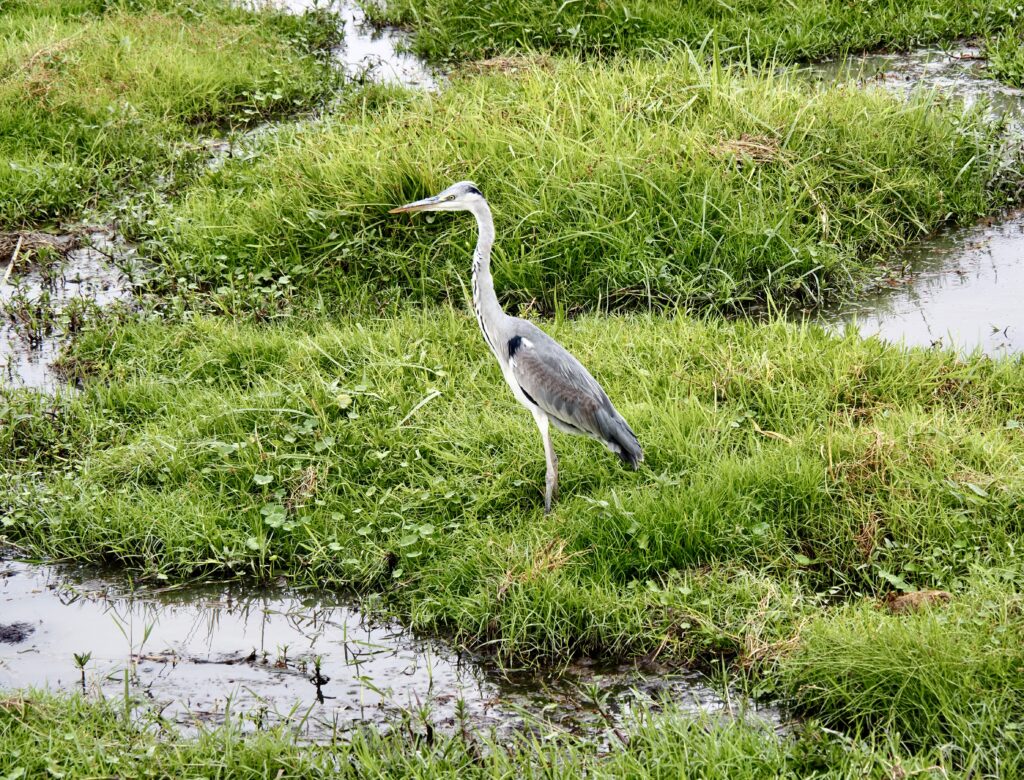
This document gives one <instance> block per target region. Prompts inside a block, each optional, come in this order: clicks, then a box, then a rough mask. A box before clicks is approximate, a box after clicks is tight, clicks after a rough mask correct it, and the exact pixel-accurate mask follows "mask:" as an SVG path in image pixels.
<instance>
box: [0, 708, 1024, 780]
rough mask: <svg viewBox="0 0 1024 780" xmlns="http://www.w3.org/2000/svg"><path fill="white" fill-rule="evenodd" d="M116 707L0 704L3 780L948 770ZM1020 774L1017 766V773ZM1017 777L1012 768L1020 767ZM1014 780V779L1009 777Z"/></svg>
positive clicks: (869, 753)
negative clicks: (311, 736) (215, 719)
mask: <svg viewBox="0 0 1024 780" xmlns="http://www.w3.org/2000/svg"><path fill="white" fill-rule="evenodd" d="M117 704H118V703H111V704H103V703H86V702H84V701H82V700H81V699H79V698H77V697H64V698H56V697H53V696H48V695H43V694H31V693H30V694H27V695H23V696H19V697H13V698H10V699H7V700H6V701H2V702H0V773H4V774H3V775H2V776H4V777H7V778H12V779H13V780H20V778H33V777H42V776H46V775H47V773H48V774H49V775H50V776H59V777H65V778H68V780H74V779H75V778H83V780H84V778H95V777H107V776H117V777H133V778H179V777H218V778H257V777H259V778H276V779H277V780H289V779H290V778H296V779H298V778H303V779H305V778H360V780H362V778H370V777H373V778H389V777H393V778H403V779H404V778H424V779H425V780H426V779H428V778H442V777H445V778H455V777H458V778H549V777H588V778H622V777H630V778H645V777H651V778H654V777H663V778H670V777H689V778H706V779H707V780H753V779H754V778H807V777H823V778H825V777H828V778H851V779H852V778H878V780H891V778H892V777H894V776H900V775H899V774H898V773H897V772H896V770H899V771H900V772H906V773H907V774H908V775H909V774H918V775H921V774H923V773H928V772H930V771H935V772H938V771H940V770H941V771H942V775H941V776H943V777H952V776H954V775H953V774H950V772H949V769H950V768H951V762H950V760H949V758H948V756H945V755H943V753H942V752H941V751H933V752H931V753H925V754H919V755H908V754H906V753H905V752H904V751H902V750H901V749H900V747H899V745H898V744H897V743H896V742H895V741H892V740H886V739H884V738H883V739H881V740H879V741H878V743H869V742H853V741H849V740H844V739H841V738H838V737H836V736H835V735H834V734H831V733H829V732H828V731H826V730H824V729H821V728H818V727H816V726H808V727H807V728H806V729H804V730H803V731H802V732H801V733H800V734H799V735H798V736H797V737H794V738H787V739H784V740H780V739H778V738H776V736H775V735H774V734H772V733H771V732H769V731H767V730H766V729H764V728H760V727H757V726H753V725H747V724H744V723H742V722H739V721H735V722H719V721H715V720H713V719H704V718H697V719H694V718H693V716H691V715H687V714H685V713H679V712H677V711H675V710H673V709H672V708H669V709H668V711H666V712H654V711H647V710H643V711H640V712H638V713H637V717H636V723H635V725H634V726H633V727H631V728H630V729H629V730H628V732H627V733H628V739H629V744H628V745H627V746H625V747H617V746H616V747H614V748H613V749H612V750H610V751H599V750H598V749H597V748H596V747H595V746H594V745H592V744H588V743H586V742H585V741H583V740H582V739H578V738H575V737H572V736H568V735H566V736H561V737H557V738H553V737H550V736H548V737H541V736H540V735H536V736H530V735H523V736H520V737H514V738H512V739H509V740H507V741H503V742H502V743H498V742H497V741H496V740H494V738H493V737H488V736H487V735H482V734H476V735H473V734H472V733H470V734H466V733H463V734H447V733H444V732H442V731H441V730H440V729H438V730H437V731H433V730H432V731H431V732H430V736H429V737H427V736H426V735H425V734H424V733H423V728H422V724H417V726H418V728H417V731H416V732H414V733H413V734H411V735H410V734H409V733H408V732H407V731H406V730H405V729H400V730H398V729H396V730H394V731H392V732H391V733H389V734H387V735H381V734H379V733H374V732H370V731H365V732H360V733H357V734H356V735H355V736H354V737H353V738H352V739H351V741H345V742H339V743H336V744H332V745H310V744H303V743H301V742H298V741H296V739H295V738H294V736H293V735H291V734H290V733H288V732H284V731H270V732H264V733H256V734H251V733H250V734H244V733H243V732H242V730H241V728H239V727H238V726H230V727H211V728H208V729H203V730H202V731H201V732H200V734H199V736H198V737H197V738H195V739H187V738H182V737H178V736H175V735H174V734H173V733H171V734H164V733H161V734H160V735H159V736H158V735H157V734H158V732H157V730H156V729H149V730H146V729H143V728H141V727H140V726H139V725H133V724H131V723H126V722H125V720H124V717H123V710H122V711H119V710H118V709H117ZM1017 765H1019V763H1018V764H1017ZM1011 768H1012V767H1011ZM1007 776H1009V775H1007Z"/></svg>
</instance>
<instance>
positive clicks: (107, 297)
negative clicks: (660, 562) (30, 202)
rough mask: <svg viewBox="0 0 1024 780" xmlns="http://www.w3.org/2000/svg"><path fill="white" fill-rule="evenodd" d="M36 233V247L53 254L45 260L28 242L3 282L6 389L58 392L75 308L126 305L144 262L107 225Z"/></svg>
mask: <svg viewBox="0 0 1024 780" xmlns="http://www.w3.org/2000/svg"><path fill="white" fill-rule="evenodd" d="M30 235H31V236H32V239H31V243H32V244H34V245H36V246H39V245H41V244H52V246H53V250H52V251H51V252H49V254H45V255H43V256H41V257H40V256H37V255H35V252H36V251H37V250H35V249H32V248H30V243H29V241H27V240H26V241H23V244H22V248H21V249H20V251H19V252H18V257H17V258H16V259H15V260H14V267H13V268H11V269H10V273H9V274H7V281H6V282H0V315H2V320H3V321H2V323H0V387H3V386H5V385H6V386H16V387H28V388H33V389H36V390H45V391H53V390H55V389H57V388H58V387H60V386H62V385H64V384H65V383H64V380H62V379H61V377H60V375H59V372H58V371H57V370H56V369H55V368H54V366H53V363H54V361H55V360H56V359H57V358H58V357H59V355H60V350H61V347H62V346H63V344H64V342H65V341H66V339H67V337H68V336H69V333H68V332H67V331H68V329H69V326H70V327H73V325H72V324H71V322H70V320H71V319H73V317H72V313H73V311H72V308H71V307H76V306H81V305H82V304H83V303H84V304H89V305H92V304H94V305H96V306H106V305H109V304H112V303H114V302H115V301H122V300H127V299H128V298H129V297H130V294H131V286H132V273H133V271H132V269H133V268H134V266H135V265H136V264H137V258H136V255H135V250H134V249H133V248H132V247H130V246H129V245H128V244H126V243H125V242H124V241H123V240H121V238H120V237H119V235H118V234H117V233H116V231H114V230H113V228H110V227H106V226H100V227H95V226H93V227H88V226H83V227H80V228H78V230H77V234H75V235H71V234H65V235H55V236H48V235H46V234H39V233H37V234H30ZM44 251H45V250H44ZM12 257H13V250H12V251H11V254H10V255H9V256H7V257H5V258H3V260H2V261H0V262H2V266H0V279H2V278H3V277H4V275H5V274H6V272H7V270H8V267H9V266H10V265H11V262H12Z"/></svg>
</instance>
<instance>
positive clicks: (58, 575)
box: [0, 561, 782, 740]
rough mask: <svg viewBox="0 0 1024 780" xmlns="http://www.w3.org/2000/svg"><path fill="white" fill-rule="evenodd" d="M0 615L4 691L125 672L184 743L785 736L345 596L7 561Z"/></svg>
mask: <svg viewBox="0 0 1024 780" xmlns="http://www.w3.org/2000/svg"><path fill="white" fill-rule="evenodd" d="M0 614H2V615H3V619H4V622H5V623H8V625H7V627H6V629H5V630H6V631H7V633H6V634H4V636H8V637H9V638H10V639H9V640H5V641H6V643H5V644H0V690H3V689H21V688H26V687H35V688H46V689H49V690H54V691H81V690H82V689H83V688H84V690H85V693H86V695H93V696H96V695H101V694H102V695H103V696H105V697H107V698H110V697H118V696H121V697H123V696H124V690H125V679H126V675H127V680H128V687H129V691H130V695H131V696H132V697H133V698H134V699H135V700H136V706H137V707H138V708H139V710H140V712H150V713H152V712H154V711H156V712H160V713H161V714H162V717H163V718H164V719H165V720H166V721H167V722H168V723H174V724H177V725H178V726H179V727H181V728H184V729H185V730H186V731H187V730H189V729H191V728H195V727H196V726H197V725H199V724H200V723H206V722H214V723H220V722H223V721H225V720H227V719H228V718H231V719H232V720H233V721H234V720H237V721H238V722H239V723H241V724H242V725H243V727H245V728H248V729H250V730H251V729H256V728H259V727H262V726H267V725H271V724H281V723H287V724H290V725H291V726H293V727H294V728H295V729H296V730H297V731H298V732H299V733H300V734H301V735H302V736H304V737H305V738H309V739H330V738H334V737H337V736H341V735H344V734H345V733H346V732H348V731H351V730H352V729H354V728H356V727H357V726H360V725H364V724H375V725H377V726H379V727H381V728H388V727H389V726H391V725H393V724H394V723H395V722H396V720H400V719H401V717H402V716H404V715H411V716H412V717H413V720H414V722H415V723H418V724H419V725H420V726H424V725H425V724H427V723H429V724H430V726H431V727H432V728H439V729H461V728H472V729H474V730H475V729H481V728H482V729H487V730H494V731H495V732H496V733H502V732H507V731H508V730H510V729H523V728H542V729H544V730H545V733H550V731H551V730H555V731H559V730H562V731H569V732H573V733H582V734H585V735H589V736H592V737H593V738H595V739H598V740H612V739H613V738H614V729H615V728H617V727H618V725H620V724H621V723H622V722H623V721H624V720H625V719H626V718H627V717H628V714H629V712H630V709H631V708H632V707H633V706H635V705H636V704H637V703H638V702H645V703H653V704H654V706H659V705H660V704H661V703H662V702H664V701H672V702H674V703H675V704H676V705H677V706H679V707H681V708H683V709H684V710H689V711H691V712H693V713H694V715H695V716H697V715H711V716H720V717H723V718H731V717H743V718H749V719H757V720H759V721H763V722H764V723H765V724H766V726H767V727H771V728H782V716H781V714H780V713H779V711H778V710H776V709H773V708H770V707H759V706H758V705H756V704H755V703H754V702H752V701H750V700H749V699H745V698H744V697H742V696H738V695H735V694H732V693H730V692H728V691H726V692H725V693H718V692H717V691H716V690H715V689H714V688H713V687H712V686H710V685H709V684H708V683H707V681H706V680H704V679H703V678H701V677H700V676H697V675H694V674H692V673H681V672H674V671H673V670H671V669H666V668H657V669H654V668H651V669H644V668H641V667H637V666H629V665H625V666H617V665H610V664H607V663H601V662H600V661H598V660H594V659H584V660H582V661H580V662H577V663H576V664H574V665H573V666H571V667H568V668H565V669H560V670H557V671H550V672H548V673H547V674H538V673H534V672H515V671H509V670H502V669H499V668H497V667H496V666H495V665H494V664H493V663H492V662H489V661H488V660H487V659H484V658H480V657H476V656H473V655H470V654H467V653H460V652H458V651H456V650H455V649H453V648H451V647H448V646H446V645H444V644H442V643H440V642H437V641H432V640H427V639H422V638H420V637H417V636H415V635H414V634H412V633H411V632H409V631H406V630H404V629H403V628H402V627H401V626H400V625H398V624H396V623H389V622H374V621H369V620H367V619H365V618H364V617H363V615H362V614H361V613H360V611H359V610H358V609H357V608H356V606H355V605H354V604H353V603H352V602H351V601H349V600H346V599H344V598H341V597H338V596H335V595H331V594H323V593H319V594H312V593H302V592H297V591H293V590H288V589H287V588H283V587H282V588H273V589H259V588H253V587H251V586H250V587H247V586H245V585H243V584H238V583H235V584H209V585H195V586H189V587H180V588H165V589H159V588H148V589H143V590H136V591H134V592H131V591H130V590H129V589H128V587H127V583H126V582H125V581H124V580H123V579H118V578H116V577H113V576H111V577H105V576H102V575H100V574H97V573H96V572H90V571H87V570H81V569H78V570H76V569H69V568H60V567H53V566H40V565H32V564H28V563H24V562H17V561H7V562H0ZM12 625H14V626H17V627H18V628H16V629H15V628H12V627H11V626H12ZM76 654H77V656H78V659H79V660H76ZM86 654H87V655H86ZM86 657H87V658H88V660H87V661H85V663H84V674H83V671H82V665H81V664H80V662H79V661H80V659H83V658H86Z"/></svg>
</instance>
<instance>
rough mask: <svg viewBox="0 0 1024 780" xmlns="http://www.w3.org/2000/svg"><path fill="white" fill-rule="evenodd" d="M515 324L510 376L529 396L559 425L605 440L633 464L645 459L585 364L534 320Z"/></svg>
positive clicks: (529, 398)
mask: <svg viewBox="0 0 1024 780" xmlns="http://www.w3.org/2000/svg"><path fill="white" fill-rule="evenodd" d="M516 324H517V325H518V326H519V327H517V328H516V329H515V330H516V335H513V336H512V337H511V338H510V339H509V340H508V344H507V345H506V347H507V349H508V357H509V364H510V366H511V369H512V375H513V377H515V380H516V382H518V384H519V387H520V389H521V390H522V391H523V394H524V395H525V396H526V397H527V399H528V400H529V401H531V402H532V403H534V404H536V405H537V406H538V407H539V408H540V409H541V410H543V411H544V412H545V413H546V414H547V415H548V416H549V417H550V418H552V420H553V422H555V423H556V424H557V425H558V426H559V427H561V428H564V429H566V430H569V431H572V432H573V433H581V434H586V435H589V436H593V437H594V438H595V439H599V440H601V441H603V442H604V443H605V444H606V445H607V446H608V447H609V448H610V449H611V450H612V451H613V452H614V453H616V454H617V455H618V456H619V457H620V458H622V460H623V461H626V462H627V463H630V464H632V465H633V466H634V467H635V466H636V465H637V464H638V463H639V462H640V461H641V460H643V451H642V450H641V448H640V443H639V442H638V441H637V438H636V434H634V433H633V431H632V429H630V427H629V425H628V424H627V423H626V421H625V420H624V419H623V418H622V415H620V414H619V413H618V411H617V410H616V409H615V407H614V406H612V402H611V401H610V400H609V399H608V395H607V394H606V393H605V392H604V390H603V389H602V388H601V385H599V384H598V383H597V380H596V379H594V377H592V376H591V375H590V372H589V371H587V369H586V368H584V366H583V364H582V363H580V362H579V361H578V360H577V359H576V358H575V357H573V356H572V355H571V354H570V353H569V352H568V351H567V350H566V349H565V348H564V347H562V345H561V344H559V343H558V342H557V341H555V340H554V339H553V338H551V337H550V336H548V335H547V334H546V333H544V331H542V330H541V329H540V328H538V327H537V326H535V325H533V324H532V323H529V322H526V321H519V322H517V323H516Z"/></svg>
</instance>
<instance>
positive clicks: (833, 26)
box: [366, 0, 1019, 61]
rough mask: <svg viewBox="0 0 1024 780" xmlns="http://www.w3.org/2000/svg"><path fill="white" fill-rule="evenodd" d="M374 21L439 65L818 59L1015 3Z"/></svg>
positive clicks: (598, 11)
mask: <svg viewBox="0 0 1024 780" xmlns="http://www.w3.org/2000/svg"><path fill="white" fill-rule="evenodd" d="M366 5H367V7H368V9H369V14H370V17H371V18H372V19H375V20H376V21H378V22H380V23H389V24H394V23H398V24H403V25H406V26H409V27H411V28H412V29H413V30H414V31H415V37H414V39H413V46H414V49H415V50H416V51H417V52H418V53H420V54H421V55H423V56H425V57H427V58H429V59H431V60H434V61H446V60H461V59H466V58H479V57H487V56H491V55H493V54H501V53H505V52H507V51H510V50H527V51H530V50H543V51H559V52H561V51H570V52H576V53H583V54H610V53H616V52H648V51H651V50H654V51H657V50H661V49H663V48H664V47H665V46H666V45H669V44H675V43H685V44H688V45H690V46H697V45H700V44H701V43H702V42H704V41H711V42H713V43H714V45H716V46H717V47H719V48H720V49H721V50H722V51H723V53H724V54H726V55H727V56H731V57H738V58H745V57H747V56H752V57H753V58H754V59H761V58H764V57H779V58H781V59H784V60H789V61H792V60H800V59H814V58H820V57H824V56H828V55H837V54H842V53H844V52H850V51H863V50H870V49H879V48H883V47H887V48H897V47H901V48H906V47H911V46H920V45H923V44H928V43H937V42H943V41H952V40H954V39H956V38H962V37H970V36H977V35H985V34H989V33H992V32H995V31H997V30H1000V29H1002V28H1004V27H1007V26H1009V25H1011V24H1012V23H1013V22H1014V20H1015V19H1016V16H1017V14H1019V7H1018V3H1017V2H1016V0H995V1H994V2H993V1H992V0H955V1H953V2H944V1H942V0H872V1H871V2H854V3H838V2H829V0H792V2H786V3H783V2H778V1H777V0H739V1H738V2H731V3H719V2H710V0H685V2H666V0H631V1H630V2H625V0H574V1H573V2H565V3H551V2H546V1H545V0H488V2H476V1H475V0H370V1H369V2H367V3H366Z"/></svg>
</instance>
